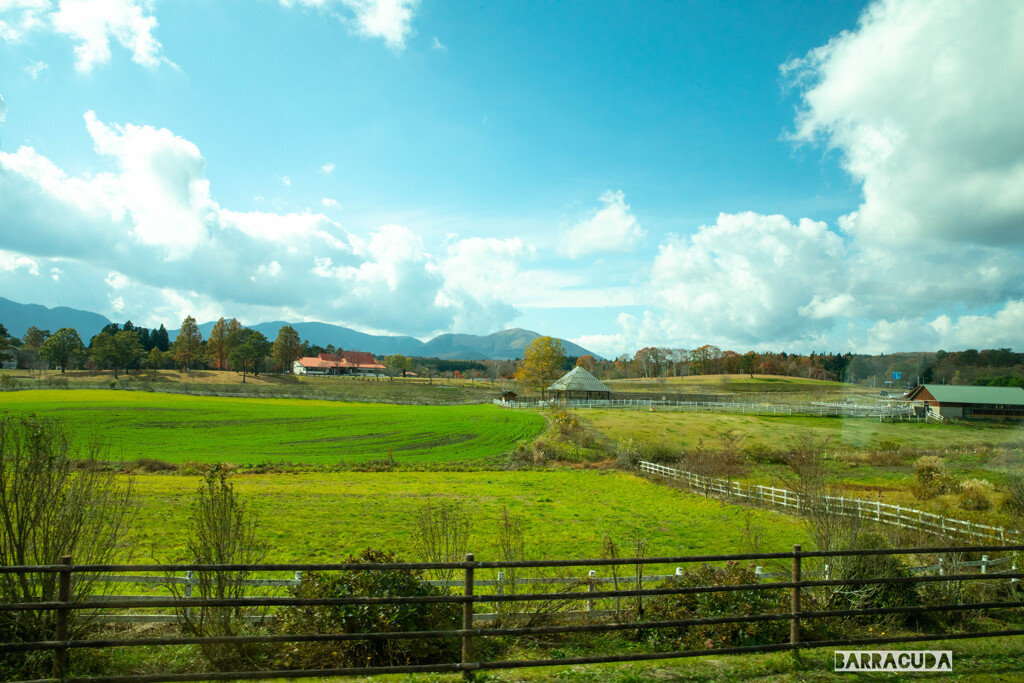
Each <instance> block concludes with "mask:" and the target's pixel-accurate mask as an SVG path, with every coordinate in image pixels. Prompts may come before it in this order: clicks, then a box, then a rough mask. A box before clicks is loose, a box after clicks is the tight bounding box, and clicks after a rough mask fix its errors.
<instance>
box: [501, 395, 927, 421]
mask: <svg viewBox="0 0 1024 683" xmlns="http://www.w3.org/2000/svg"><path fill="white" fill-rule="evenodd" d="M494 405H497V406H501V407H502V408H546V407H548V406H559V407H564V408H572V409H588V408H595V409H604V410H635V411H647V412H704V413H738V414H740V415H783V416H789V415H813V416H817V417H868V418H877V419H879V420H885V419H891V420H911V419H916V418H915V417H914V411H913V409H912V408H910V407H909V406H906V405H892V404H881V405H862V404H856V403H811V404H771V403H739V402H736V401H653V400H650V399H607V400H584V399H579V400H577V399H571V400H566V401H536V402H530V401H502V400H500V399H494ZM922 419H923V418H922Z"/></svg>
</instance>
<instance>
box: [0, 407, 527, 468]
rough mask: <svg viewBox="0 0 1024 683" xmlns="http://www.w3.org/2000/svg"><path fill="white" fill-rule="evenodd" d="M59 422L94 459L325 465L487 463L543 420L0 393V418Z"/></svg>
mask: <svg viewBox="0 0 1024 683" xmlns="http://www.w3.org/2000/svg"><path fill="white" fill-rule="evenodd" d="M3 412H8V413H11V414H25V413H36V414H37V415H39V416H46V417H59V418H60V419H61V420H62V421H63V422H64V423H65V424H66V425H67V426H68V428H69V429H70V430H71V431H73V432H74V433H75V434H76V436H77V437H78V438H79V439H80V440H81V441H82V442H84V443H88V442H92V441H98V442H100V443H102V444H104V445H105V446H106V447H107V449H108V450H107V453H106V455H105V456H104V459H110V460H136V459H139V458H154V459H159V460H164V461H167V462H176V463H180V462H233V463H238V464H246V465H253V464H260V463H294V464H316V465H334V464H339V463H359V462H365V461H368V460H374V459H381V458H386V457H389V454H390V456H391V457H393V458H394V460H395V461H396V462H398V463H438V462H448V461H454V460H460V461H464V460H474V459H478V458H483V457H487V456H493V455H497V454H500V453H504V452H506V451H509V450H511V449H512V448H514V447H515V445H516V443H518V442H519V441H521V440H529V439H532V438H533V437H535V436H536V435H537V434H539V433H540V432H541V430H542V429H543V428H544V419H543V418H542V417H541V416H539V415H537V414H535V413H532V412H522V411H503V410H501V409H500V408H497V407H495V406H492V405H465V406H445V407H442V406H403V405H380V404H369V403H341V402H336V401H308V400H296V399H249V398H217V397H202V396H182V395H174V394H160V393H153V392H121V391H90V390H77V391H19V392H5V393H3V394H0V413H3Z"/></svg>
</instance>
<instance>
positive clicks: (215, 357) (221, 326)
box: [206, 316, 228, 370]
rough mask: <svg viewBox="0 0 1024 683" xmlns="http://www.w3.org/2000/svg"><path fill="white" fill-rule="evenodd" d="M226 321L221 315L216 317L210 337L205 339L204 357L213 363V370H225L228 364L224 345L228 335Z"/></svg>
mask: <svg viewBox="0 0 1024 683" xmlns="http://www.w3.org/2000/svg"><path fill="white" fill-rule="evenodd" d="M227 327H228V321H227V320H225V319H224V317H223V316H221V317H220V318H218V319H217V322H216V323H215V324H214V326H213V329H212V330H210V338H209V339H207V340H206V359H207V360H208V361H209V362H210V364H211V365H213V368H214V369H215V370H225V369H227V364H228V350H227V346H226V342H227V337H228V330H227Z"/></svg>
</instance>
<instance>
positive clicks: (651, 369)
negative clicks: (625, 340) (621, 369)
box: [633, 346, 666, 378]
mask: <svg viewBox="0 0 1024 683" xmlns="http://www.w3.org/2000/svg"><path fill="white" fill-rule="evenodd" d="M633 362H634V363H635V364H636V367H637V370H638V371H639V372H642V373H643V375H644V377H647V378H650V377H658V376H659V375H661V371H662V367H663V366H664V365H665V362H666V358H665V350H664V349H659V348H658V347H656V346H647V347H644V348H642V349H640V350H639V351H637V352H636V354H635V355H634V356H633Z"/></svg>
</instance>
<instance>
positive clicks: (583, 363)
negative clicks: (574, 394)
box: [576, 353, 597, 373]
mask: <svg viewBox="0 0 1024 683" xmlns="http://www.w3.org/2000/svg"><path fill="white" fill-rule="evenodd" d="M596 365H597V359H596V358H594V357H593V356H591V355H590V354H589V353H588V354H585V355H583V356H580V357H579V358H577V359H576V367H578V368H583V369H584V370H586V371H587V372H591V373H592V372H594V367H595V366H596Z"/></svg>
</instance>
